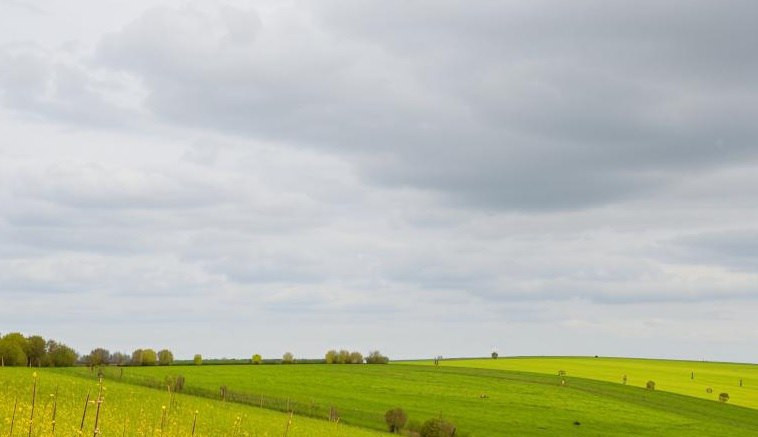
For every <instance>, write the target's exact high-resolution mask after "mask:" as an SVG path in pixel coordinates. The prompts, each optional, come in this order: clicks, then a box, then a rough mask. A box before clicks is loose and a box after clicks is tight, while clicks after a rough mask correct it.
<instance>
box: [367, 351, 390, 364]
mask: <svg viewBox="0 0 758 437" xmlns="http://www.w3.org/2000/svg"><path fill="white" fill-rule="evenodd" d="M365 361H366V364H387V363H389V362H390V359H389V358H387V357H385V356H384V355H382V354H381V353H379V351H372V352H371V353H369V354H368V356H367V357H366V358H365Z"/></svg>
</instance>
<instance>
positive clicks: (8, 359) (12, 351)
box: [0, 332, 29, 366]
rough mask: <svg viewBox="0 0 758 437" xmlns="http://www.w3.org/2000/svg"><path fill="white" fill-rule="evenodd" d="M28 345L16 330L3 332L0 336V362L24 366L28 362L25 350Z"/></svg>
mask: <svg viewBox="0 0 758 437" xmlns="http://www.w3.org/2000/svg"><path fill="white" fill-rule="evenodd" d="M28 349H29V345H28V343H27V341H26V338H25V337H24V336H23V335H21V334H20V333H18V332H11V333H9V334H5V335H4V336H3V337H2V338H0V362H2V363H3V364H4V365H6V366H26V365H28V364H29V362H28V357H27V356H26V351H27V350H28Z"/></svg>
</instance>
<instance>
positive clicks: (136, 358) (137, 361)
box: [132, 349, 145, 366]
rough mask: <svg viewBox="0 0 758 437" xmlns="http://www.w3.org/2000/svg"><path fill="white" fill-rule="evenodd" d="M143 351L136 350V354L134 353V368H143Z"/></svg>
mask: <svg viewBox="0 0 758 437" xmlns="http://www.w3.org/2000/svg"><path fill="white" fill-rule="evenodd" d="M144 352H145V351H144V350H143V349H135V350H134V352H132V366H141V365H142V355H144Z"/></svg>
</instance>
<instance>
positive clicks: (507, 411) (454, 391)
mask: <svg viewBox="0 0 758 437" xmlns="http://www.w3.org/2000/svg"><path fill="white" fill-rule="evenodd" d="M446 364H447V363H446ZM65 372H76V373H79V374H81V375H83V376H87V375H88V373H89V370H86V369H81V368H79V369H69V370H65ZM119 372H120V371H119ZM550 373H553V372H550ZM172 374H173V375H176V374H182V375H183V376H184V377H185V378H186V390H187V391H188V392H191V391H192V390H197V391H198V393H201V394H202V393H205V394H206V395H208V396H218V393H219V387H220V386H222V385H223V386H227V388H228V389H229V390H233V391H234V392H237V393H244V394H247V397H246V399H247V400H248V401H252V402H253V403H254V402H256V401H255V400H256V399H257V396H259V395H261V394H264V395H266V396H274V397H278V398H280V399H289V400H290V402H292V403H298V404H302V405H312V406H314V407H315V408H316V409H318V408H322V409H323V408H326V407H327V406H334V407H336V408H337V410H338V411H339V414H340V416H341V418H342V419H343V421H344V422H345V423H349V424H354V425H359V426H364V427H369V428H375V429H381V428H382V427H383V426H384V423H383V419H382V415H383V413H384V412H385V411H386V410H387V409H389V408H392V407H398V406H399V407H402V408H403V409H405V410H406V412H407V413H408V416H409V418H410V419H411V420H416V421H420V422H422V421H424V420H426V419H428V418H431V417H438V416H440V415H441V416H443V417H444V418H446V419H448V420H450V421H452V422H453V423H455V424H456V425H457V426H458V429H459V431H460V432H461V434H460V435H464V434H470V435H473V436H494V435H508V434H517V435H567V434H570V435H596V436H600V435H630V434H633V435H683V434H686V435H704V436H705V435H717V434H732V435H750V434H753V435H758V412H756V411H755V410H752V409H748V408H742V407H737V406H733V405H728V404H722V403H719V402H712V401H706V400H702V399H697V398H693V397H689V396H682V395H678V394H674V393H667V392H663V391H653V392H651V391H648V390H645V389H640V388H637V387H632V386H624V385H622V384H619V383H610V382H604V381H596V380H590V379H583V378H576V377H572V378H569V380H568V382H567V384H566V385H565V386H562V385H561V384H560V378H558V376H556V375H549V374H539V373H527V372H517V371H508V370H497V369H495V370H493V369H476V368H465V367H454V366H447V365H443V366H440V367H434V366H424V365H403V364H391V365H386V366H382V365H378V366H369V365H263V366H253V365H240V366H181V367H179V366H176V367H143V368H126V369H125V370H124V374H123V381H125V382H126V381H131V382H141V383H144V382H145V381H146V380H154V381H161V380H162V379H163V378H164V377H165V376H166V375H172ZM111 375H112V377H118V376H116V374H115V372H111ZM119 376H120V375H119ZM482 395H485V396H486V397H482ZM267 402H268V400H267ZM575 423H578V425H577V424H575Z"/></svg>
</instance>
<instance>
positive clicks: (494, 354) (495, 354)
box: [492, 352, 498, 360]
mask: <svg viewBox="0 0 758 437" xmlns="http://www.w3.org/2000/svg"><path fill="white" fill-rule="evenodd" d="M497 357H498V355H497V352H492V359H493V360H496V359H497Z"/></svg>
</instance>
